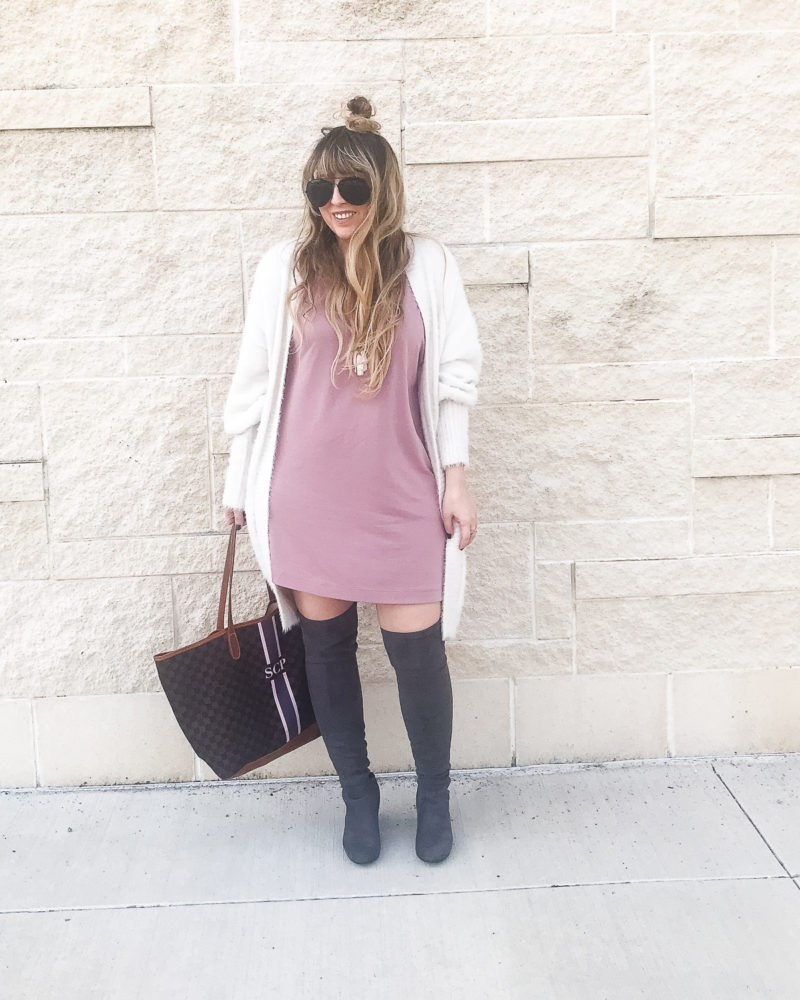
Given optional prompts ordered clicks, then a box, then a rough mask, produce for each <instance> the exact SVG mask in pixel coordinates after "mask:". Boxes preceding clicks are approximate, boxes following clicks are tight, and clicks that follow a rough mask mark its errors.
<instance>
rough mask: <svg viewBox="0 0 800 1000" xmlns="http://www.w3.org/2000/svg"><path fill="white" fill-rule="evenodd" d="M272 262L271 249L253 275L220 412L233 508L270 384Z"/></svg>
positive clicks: (241, 494) (227, 501) (225, 497)
mask: <svg viewBox="0 0 800 1000" xmlns="http://www.w3.org/2000/svg"><path fill="white" fill-rule="evenodd" d="M274 265H275V260H274V250H268V251H267V252H266V253H265V254H264V256H263V257H262V258H261V260H260V261H259V264H258V267H257V268H256V273H255V275H254V277H253V287H252V289H251V292H250V298H249V300H248V304H247V315H246V318H245V321H244V327H243V329H242V339H241V342H240V345H239V357H238V360H237V362H236V369H235V371H234V374H233V378H232V379H231V384H230V388H229V390H228V396H227V399H226V401H225V407H224V409H223V412H222V424H223V428H224V430H225V433H226V434H229V435H231V437H232V440H231V443H230V451H229V455H228V468H227V472H226V475H225V486H224V489H223V491H222V504H223V506H224V507H232V508H234V509H235V510H244V502H245V492H246V486H247V471H248V467H249V465H250V455H251V453H252V450H253V444H254V442H255V439H256V434H257V432H258V425H259V423H260V421H261V414H262V412H263V409H264V402H265V400H266V395H267V387H268V385H269V364H268V357H269V355H268V351H267V339H266V329H265V320H266V315H267V310H266V299H267V291H268V288H267V286H268V284H269V280H270V275H271V271H272V268H273V267H274Z"/></svg>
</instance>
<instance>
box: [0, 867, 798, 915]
mask: <svg viewBox="0 0 800 1000" xmlns="http://www.w3.org/2000/svg"><path fill="white" fill-rule="evenodd" d="M785 881H788V882H792V883H794V884H795V886H796V883H795V882H794V879H793V878H792V877H791V876H788V875H704V876H699V877H698V878H689V877H685V878H642V879H607V880H603V879H601V880H597V881H589V882H551V883H549V884H548V885H543V884H540V885H506V886H501V885H496V886H495V885H487V886H485V887H481V888H476V889H437V890H433V891H432V892H373V893H370V892H367V893H354V894H352V895H347V896H333V895H331V896H293V897H286V898H283V899H199V900H192V901H187V900H180V901H178V902H174V903H97V904H95V905H86V906H52V907H50V906H32V907H27V908H26V907H20V908H19V909H8V910H2V909H0V917H3V916H12V915H15V914H21V913H93V912H107V911H109V910H168V909H178V908H187V909H188V908H189V907H192V906H252V905H263V904H264V903H321V902H333V901H336V902H340V901H345V900H363V899H390V898H391V899H404V898H408V897H410V896H468V895H472V896H477V895H481V894H483V893H486V892H541V891H547V890H549V889H587V888H603V887H604V886H618V885H676V884H686V883H699V882H702V883H706V882H785Z"/></svg>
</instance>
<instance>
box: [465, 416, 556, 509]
mask: <svg viewBox="0 0 800 1000" xmlns="http://www.w3.org/2000/svg"><path fill="white" fill-rule="evenodd" d="M535 426H536V414H535V412H534V408H533V407H531V406H520V405H514V406H480V407H477V408H475V409H474V410H473V411H472V413H471V414H470V432H469V433H470V469H471V470H473V469H474V472H472V471H471V472H470V476H469V483H470V488H471V491H472V494H473V496H474V499H475V503H476V505H477V508H478V519H479V522H480V523H481V524H485V523H486V522H487V521H510V522H514V521H522V520H529V519H531V518H532V516H533V515H532V509H533V504H534V486H533V480H532V476H531V460H532V457H533V456H535V455H537V454H539V452H538V446H537V441H536V432H535ZM500 442H506V444H505V447H503V446H501V445H500V444H499V443H500Z"/></svg>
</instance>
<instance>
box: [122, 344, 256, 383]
mask: <svg viewBox="0 0 800 1000" xmlns="http://www.w3.org/2000/svg"><path fill="white" fill-rule="evenodd" d="M240 340H241V336H240V335H238V334H237V335H234V336H225V335H219V334H217V335H213V334H208V335H200V336H191V335H180V336H174V337H171V336H164V337H128V338H127V340H126V342H125V355H126V359H127V368H126V372H125V374H126V375H128V376H152V375H185V376H192V377H195V378H197V377H202V376H210V377H211V378H212V380H213V381H220V380H219V379H218V378H215V377H216V376H218V375H219V373H220V372H231V373H233V370H234V368H235V366H236V359H237V357H238V352H239V342H240ZM229 381H230V379H229Z"/></svg>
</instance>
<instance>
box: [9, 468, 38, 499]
mask: <svg viewBox="0 0 800 1000" xmlns="http://www.w3.org/2000/svg"><path fill="white" fill-rule="evenodd" d="M42 471H43V470H42V463H41V462H5V463H0V502H6V501H15V502H19V501H23V500H44V483H43V482H42Z"/></svg>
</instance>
